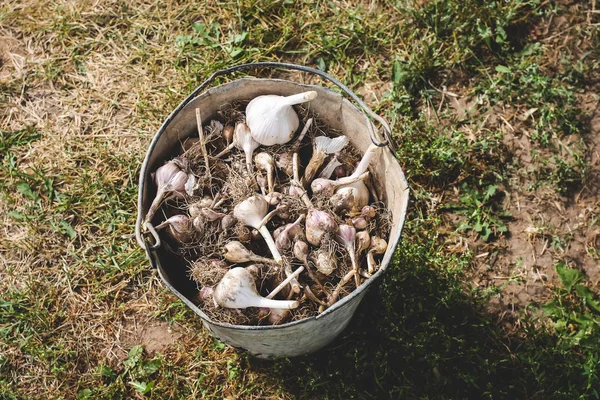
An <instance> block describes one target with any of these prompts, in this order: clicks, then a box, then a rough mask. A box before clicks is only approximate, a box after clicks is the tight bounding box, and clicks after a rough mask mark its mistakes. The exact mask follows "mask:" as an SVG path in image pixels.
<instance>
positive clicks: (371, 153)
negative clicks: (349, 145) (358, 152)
mask: <svg viewBox="0 0 600 400" xmlns="http://www.w3.org/2000/svg"><path fill="white" fill-rule="evenodd" d="M379 150H381V147H378V146H375V145H374V144H371V145H370V146H369V147H368V148H367V151H366V152H365V154H364V155H363V157H362V159H361V160H360V162H359V163H358V165H357V166H356V169H355V170H354V172H353V173H352V175H350V178H356V177H358V176H360V175H362V174H364V173H365V172H366V171H367V170H368V169H369V164H371V161H373V158H375V156H376V155H377V154H378V153H379Z"/></svg>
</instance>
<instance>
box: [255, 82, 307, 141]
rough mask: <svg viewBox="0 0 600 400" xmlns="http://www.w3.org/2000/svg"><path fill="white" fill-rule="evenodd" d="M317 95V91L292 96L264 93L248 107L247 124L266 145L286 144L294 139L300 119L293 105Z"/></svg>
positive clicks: (257, 138) (256, 137)
mask: <svg viewBox="0 0 600 400" xmlns="http://www.w3.org/2000/svg"><path fill="white" fill-rule="evenodd" d="M316 97H317V92H315V91H310V92H303V93H298V94H294V95H291V96H277V95H264V96H258V97H256V98H254V99H253V100H252V101H251V102H250V103H248V106H247V107H246V124H248V127H249V128H250V131H251V132H252V137H253V138H254V140H256V141H257V142H258V143H260V144H262V145H264V146H272V145H274V144H285V143H287V142H289V141H290V140H292V137H293V136H294V133H295V132H296V129H298V125H299V124H300V121H299V119H298V114H296V111H294V108H293V107H292V106H293V105H295V104H300V103H304V102H307V101H310V100H313V99H314V98H316Z"/></svg>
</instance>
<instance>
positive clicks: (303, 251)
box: [294, 240, 327, 293]
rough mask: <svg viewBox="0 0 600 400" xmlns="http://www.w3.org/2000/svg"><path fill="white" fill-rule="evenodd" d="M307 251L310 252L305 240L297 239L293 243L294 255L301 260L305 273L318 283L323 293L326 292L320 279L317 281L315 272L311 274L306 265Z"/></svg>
mask: <svg viewBox="0 0 600 400" xmlns="http://www.w3.org/2000/svg"><path fill="white" fill-rule="evenodd" d="M309 252H310V250H309V249H308V244H306V242H304V241H302V240H298V241H296V243H294V257H296V258H297V259H298V260H300V261H302V263H303V264H304V266H305V267H306V273H307V274H308V276H309V277H310V279H312V280H313V281H314V282H315V283H316V284H317V285H319V288H320V289H321V291H322V292H323V293H327V290H326V289H325V286H323V284H322V283H321V281H319V279H318V278H317V277H316V276H315V274H313V272H312V270H311V269H310V267H309V266H308V253H309Z"/></svg>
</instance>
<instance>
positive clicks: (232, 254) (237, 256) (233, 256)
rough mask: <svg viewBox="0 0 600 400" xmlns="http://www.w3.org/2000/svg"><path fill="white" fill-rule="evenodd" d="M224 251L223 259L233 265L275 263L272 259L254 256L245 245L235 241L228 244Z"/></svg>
mask: <svg viewBox="0 0 600 400" xmlns="http://www.w3.org/2000/svg"><path fill="white" fill-rule="evenodd" d="M223 249H224V250H225V252H224V253H223V257H224V258H225V259H226V260H227V261H229V262H232V263H245V262H259V263H265V264H266V263H273V262H274V261H273V260H271V259H270V258H266V257H261V256H259V255H256V254H254V253H253V252H251V251H250V250H248V249H247V248H246V247H245V246H244V245H243V244H241V243H240V242H237V241H235V240H234V241H231V242H229V243H227V244H226V245H225V247H223Z"/></svg>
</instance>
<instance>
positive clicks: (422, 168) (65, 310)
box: [0, 0, 600, 399]
mask: <svg viewBox="0 0 600 400" xmlns="http://www.w3.org/2000/svg"><path fill="white" fill-rule="evenodd" d="M591 11H592V10H591V4H572V5H565V4H564V3H562V2H559V3H548V2H540V1H520V0H508V1H488V2H480V1H472V0H468V1H459V0H435V1H428V2H416V1H415V2H413V1H402V2H400V1H398V2H378V3H377V4H376V3H372V2H371V3H370V2H355V3H346V2H330V1H319V2H317V3H314V2H307V1H304V2H303V1H298V2H291V1H254V0H244V1H239V2H233V3H223V4H218V3H216V2H207V3H204V2H197V3H190V2H167V3H164V4H135V3H125V2H122V3H118V4H117V3H109V2H106V3H105V2H100V3H98V4H96V5H94V6H91V5H88V4H83V3H80V2H73V3H72V4H70V3H69V4H67V3H65V4H62V3H61V4H58V3H51V4H47V3H45V2H36V1H31V2H26V3H24V4H21V2H17V1H9V2H8V3H3V4H2V5H0V21H1V24H0V25H1V28H0V30H1V32H2V33H1V34H0V36H2V37H6V38H9V39H6V40H4V39H2V40H3V41H0V48H2V49H4V48H5V47H6V48H8V49H9V51H7V52H5V53H6V54H9V53H10V56H2V63H1V64H0V110H1V112H0V221H2V234H1V235H0V281H1V282H2V283H0V398H2V399H4V398H6V399H26V398H78V399H116V398H154V399H166V398H172V399H179V398H278V399H279V398H285V399H291V398H324V399H325V398H330V399H337V398H354V399H380V398H415V399H417V398H418V399H429V398H431V399H438V398H439V399H446V398H447V399H457V398H476V399H479V398H493V399H499V398H507V399H509V398H510V399H512V398H522V399H548V398H564V399H573V398H581V399H588V398H589V399H593V398H598V397H600V392H599V391H600V389H599V387H600V381H599V379H598V374H599V372H600V371H599V369H600V358H599V356H598V350H600V348H599V343H600V328H599V326H600V325H599V324H600V316H599V315H600V310H599V306H598V301H599V298H598V290H597V281H594V280H593V279H592V277H590V276H587V275H586V273H584V271H585V268H584V267H585V265H586V264H585V262H584V261H586V260H587V259H585V257H592V258H593V257H595V260H596V262H597V259H598V255H597V251H598V250H597V249H596V248H595V247H594V246H592V245H590V243H591V242H589V240H588V241H587V242H586V243H587V246H588V247H587V248H586V249H585V252H584V254H587V255H579V256H578V257H579V258H577V259H576V260H575V261H573V259H572V257H571V256H572V253H568V251H569V248H570V247H571V245H573V244H576V243H575V242H576V240H575V239H577V232H575V233H573V232H567V231H560V230H558V229H553V230H552V231H551V232H549V233H548V234H547V236H548V238H549V241H548V248H549V250H548V251H551V252H552V262H551V263H550V264H547V265H542V266H540V267H543V268H545V270H546V271H550V272H552V273H554V276H555V277H554V278H550V279H549V280H548V281H547V282H545V283H544V285H543V290H544V296H545V297H543V298H545V299H546V300H543V301H538V302H532V303H531V304H527V305H525V306H521V307H517V308H516V311H514V312H513V311H510V310H504V311H507V312H508V314H509V315H510V318H511V321H512V329H509V328H507V327H506V325H503V323H502V318H503V314H502V312H500V311H498V310H495V309H493V308H490V307H489V301H490V300H491V299H495V298H500V297H502V296H504V295H505V294H504V286H506V285H504V286H502V285H496V286H491V287H490V288H488V290H487V291H482V290H479V289H478V288H477V287H475V286H474V284H473V283H472V282H471V278H472V277H473V270H475V269H476V268H477V267H478V266H479V265H480V264H478V260H479V258H477V256H478V255H479V254H481V252H483V251H486V252H489V253H494V252H495V254H498V253H499V252H502V250H503V247H502V246H503V243H505V242H506V241H509V240H511V237H512V235H516V234H517V233H518V232H511V227H512V226H514V225H511V224H512V223H513V222H515V221H517V222H518V221H519V220H518V218H521V217H519V216H518V215H512V214H511V213H510V211H509V205H508V204H509V200H510V201H512V199H513V198H514V195H516V194H519V195H521V196H522V197H526V196H530V197H532V198H536V196H539V197H540V198H541V195H540V190H541V189H544V188H545V189H547V190H549V191H551V192H555V193H558V195H560V196H558V197H556V198H553V199H552V201H558V202H561V204H563V205H564V206H569V205H570V206H573V205H575V206H577V204H578V201H583V200H581V198H580V196H579V195H580V194H581V193H583V191H582V190H583V189H585V188H588V190H590V189H589V187H593V185H591V184H590V182H591V183H593V178H594V174H597V169H594V168H595V167H594V165H592V164H591V160H592V155H591V154H590V153H591V152H592V150H593V146H594V141H595V140H596V139H597V133H596V136H594V132H592V131H591V130H590V118H591V114H592V112H591V111H590V109H589V108H585V107H584V106H583V105H584V103H585V100H586V99H587V100H588V101H589V100H590V99H592V98H593V96H592V94H593V93H594V92H596V93H597V89H598V84H599V82H598V71H599V69H600V63H599V61H598V60H600V54H599V49H600V46H599V43H598V40H599V39H598V38H599V37H600V35H599V34H598V33H599V32H598V22H599V21H598V16H597V15H598V14H597V13H592V12H591ZM588 12H589V13H588ZM588 15H589V19H588ZM553 21H554V22H553ZM556 21H566V22H564V23H563V25H560V24H559V25H557V23H556ZM546 29H547V31H546ZM23 41H27V43H29V44H28V45H25V44H24V43H23ZM3 46H4V47H3ZM252 61H284V62H293V63H298V64H304V65H308V66H312V67H316V68H319V69H321V70H324V71H327V72H328V73H330V74H332V75H334V76H335V77H337V78H339V79H340V80H341V81H343V82H344V83H345V84H347V85H348V86H349V87H350V88H351V89H353V90H355V91H357V92H359V93H361V94H362V95H364V96H365V97H366V98H367V99H368V101H369V103H370V104H371V105H372V106H373V108H374V109H375V111H376V112H378V113H379V114H381V115H383V116H385V117H386V118H387V119H388V120H389V121H390V122H391V123H392V125H393V129H394V133H395V140H396V144H397V147H398V151H397V154H396V155H397V157H398V159H399V161H400V163H401V165H402V166H403V168H404V170H405V172H406V175H407V177H408V179H409V184H410V186H411V204H410V207H409V214H408V217H407V222H406V226H405V230H404V234H403V239H402V242H401V246H400V247H399V249H398V251H397V253H396V256H395V258H394V260H393V263H392V265H391V266H390V268H389V272H388V273H387V274H386V276H385V278H384V279H383V282H382V283H381V285H379V286H378V287H377V289H375V290H372V291H371V292H370V293H369V294H368V296H367V298H366V299H365V301H364V302H363V304H362V305H361V307H360V308H359V310H358V312H357V315H356V316H355V318H354V319H353V320H352V322H351V324H350V326H349V328H348V329H347V330H346V331H344V333H343V335H342V336H341V337H340V338H338V339H337V340H336V341H335V342H334V343H332V344H331V345H330V346H328V347H327V348H325V349H324V350H322V351H321V352H319V353H318V354H314V355H309V356H305V357H299V358H294V359H284V360H278V361H261V360H257V359H254V358H252V357H250V356H248V355H246V354H243V353H236V352H235V351H234V350H233V349H231V348H229V347H227V346H225V345H224V344H223V343H220V342H219V341H217V340H216V339H213V338H212V337H211V336H210V334H209V333H208V332H207V331H206V330H204V329H203V328H202V326H201V323H200V320H199V318H198V317H196V316H195V314H194V313H193V312H192V311H191V310H189V309H188V308H187V307H186V306H185V305H184V304H183V303H181V302H179V301H177V300H175V297H174V296H172V295H171V294H170V293H169V291H168V290H167V289H165V288H164V286H163V285H162V283H161V282H160V280H159V278H158V277H157V273H156V271H152V270H151V269H150V268H149V266H148V262H147V261H146V258H145V255H144V253H143V252H142V251H141V250H140V249H139V248H138V246H137V244H136V243H135V241H134V240H132V239H131V238H130V237H129V236H127V235H130V234H131V233H132V231H133V227H134V224H135V216H136V207H137V205H136V202H137V176H138V173H139V168H140V164H141V161H142V159H143V156H144V154H145V151H146V148H147V146H148V143H149V141H150V139H151V137H152V135H153V133H154V132H155V131H156V130H157V128H158V127H159V126H160V124H161V123H162V121H163V120H164V119H165V118H166V116H167V115H168V114H169V113H170V111H171V110H172V109H173V108H174V107H175V106H176V105H177V104H178V103H179V102H180V101H181V100H182V99H183V98H184V97H185V96H186V95H187V94H188V93H189V92H190V91H191V90H193V89H194V88H195V87H196V86H197V85H198V84H199V83H200V82H202V81H203V80H204V79H205V78H206V77H207V76H208V75H210V73H212V72H214V71H216V70H218V69H220V68H224V67H227V66H231V65H234V64H239V63H243V62H252ZM254 72H255V74H256V75H258V76H277V77H284V78H290V76H288V75H285V74H283V73H282V72H281V71H275V72H273V71H254ZM237 76H240V75H236V77H237ZM292 78H294V79H302V77H300V76H296V75H295V76H292ZM231 79H235V77H232V78H231ZM373 87H375V88H376V89H373ZM459 100H461V101H464V103H459V102H458V101H459ZM595 101H596V102H597V97H596V99H595ZM457 104H458V106H457ZM460 104H463V106H461V105H460ZM465 104H468V105H469V106H466V105H465ZM461 107H462V108H463V109H462V110H459V108H461ZM513 141H516V142H518V143H519V145H515V144H514V143H513ZM586 193H587V192H586ZM590 196H592V197H591V198H592V202H591V203H586V204H587V205H584V206H581V207H582V208H581V210H579V211H581V212H583V211H585V213H584V214H585V215H586V216H588V217H587V218H588V219H587V220H586V223H587V224H588V227H589V228H590V229H589V231H590V232H591V231H592V230H593V229H594V228H595V227H597V218H598V213H599V211H598V210H597V208H594V207H595V206H593V201H596V202H597V199H598V197H597V196H598V193H597V191H596V192H593V191H592V192H591V195H590ZM530 204H535V202H533V201H531V203H530ZM545 204H546V203H543V202H542V201H540V203H539V205H537V206H536V207H537V208H536V212H539V213H540V214H541V215H545V213H547V210H546V209H545V208H544V207H546V205H545ZM589 204H592V205H589ZM585 207H587V208H585ZM542 222H544V223H545V225H543V224H542V227H541V228H545V227H548V226H552V224H554V223H555V222H554V221H552V222H548V221H543V218H542ZM541 228H540V229H541ZM573 229H574V230H576V227H574V228H573ZM585 239H589V237H586V238H585ZM514 262H515V263H516V262H517V261H514ZM520 262H523V260H521V261H520ZM490 268H493V266H490ZM512 277H513V276H512V275H511V279H512ZM510 282H511V283H517V284H525V281H521V280H520V278H514V279H512V280H511V281H510ZM507 285H508V283H507ZM540 286H542V285H540ZM509 311H510V312H509ZM158 323H166V324H168V326H170V327H171V328H172V329H173V330H174V331H176V332H178V333H179V334H180V335H179V336H178V337H177V338H176V340H174V341H173V343H171V344H169V345H168V346H166V347H164V348H160V349H159V350H157V351H150V350H148V348H146V349H144V345H146V347H148V343H147V342H148V341H147V340H144V339H142V338H141V337H140V335H139V331H136V329H135V328H134V326H138V325H139V326H146V325H148V326H149V325H156V324H158ZM136 324H137V325H136ZM134 331H135V334H134V333H132V332H134Z"/></svg>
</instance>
